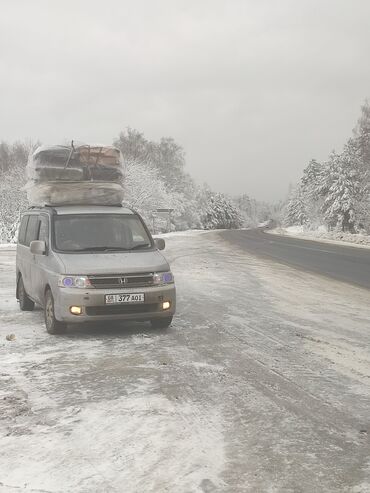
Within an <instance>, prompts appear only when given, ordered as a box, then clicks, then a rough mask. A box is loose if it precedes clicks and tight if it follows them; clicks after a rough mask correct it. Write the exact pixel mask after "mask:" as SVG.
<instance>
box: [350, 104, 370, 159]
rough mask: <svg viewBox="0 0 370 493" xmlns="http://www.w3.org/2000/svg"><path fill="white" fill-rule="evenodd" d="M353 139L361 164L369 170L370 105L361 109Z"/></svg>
mask: <svg viewBox="0 0 370 493" xmlns="http://www.w3.org/2000/svg"><path fill="white" fill-rule="evenodd" d="M354 138H355V141H356V144H357V146H358V150H359V154H360V157H361V159H362V161H363V164H364V165H365V166H366V167H367V168H368V169H370V104H369V102H368V101H366V102H365V104H364V105H363V106H362V107H361V116H360V118H359V120H358V122H357V126H356V128H355V129H354Z"/></svg>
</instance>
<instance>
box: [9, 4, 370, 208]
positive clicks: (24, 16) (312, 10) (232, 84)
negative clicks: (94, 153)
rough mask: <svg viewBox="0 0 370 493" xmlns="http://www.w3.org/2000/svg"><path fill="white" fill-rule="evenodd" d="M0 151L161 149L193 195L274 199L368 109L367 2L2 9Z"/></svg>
mask: <svg viewBox="0 0 370 493" xmlns="http://www.w3.org/2000/svg"><path fill="white" fill-rule="evenodd" d="M0 6H1V14H0V98H1V99H0V101H1V106H0V108H1V109H0V111H1V113H0V140H7V141H14V140H16V139H23V138H31V139H40V140H41V141H42V142H44V143H58V142H61V141H62V140H64V139H66V138H67V139H71V138H74V139H76V140H83V141H87V142H105V143H111V141H112V140H113V138H115V137H116V136H117V135H118V133H119V132H120V130H122V129H124V128H125V127H127V126H131V127H133V128H136V129H138V130H140V131H142V132H144V134H145V136H146V137H147V138H149V139H154V140H157V139H159V138H160V137H162V136H172V137H174V139H175V140H176V141H177V142H178V143H179V144H181V145H182V146H183V147H184V149H185V151H186V158H187V170H188V171H189V172H190V173H191V174H192V176H193V177H194V178H195V179H196V180H197V181H198V182H199V183H202V182H203V181H207V182H208V183H209V184H210V185H211V187H212V188H214V189H216V190H219V191H223V192H227V193H232V194H239V193H248V194H250V195H251V196H254V197H256V198H258V199H265V200H276V199H279V198H282V197H284V196H285V194H286V191H287V188H288V185H289V183H290V182H294V181H295V180H297V178H299V177H300V174H301V171H302V169H303V167H304V166H305V165H306V164H307V162H308V161H309V159H311V158H312V157H316V158H318V159H320V160H324V159H325V158H326V157H327V155H328V153H329V152H330V151H331V150H332V149H333V148H336V149H338V150H340V149H341V147H342V145H343V144H344V142H345V140H346V139H347V138H348V137H349V136H350V134H351V131H352V128H353V127H354V125H355V123H356V120H357V118H358V116H359V112H360V106H361V104H362V103H363V101H364V100H365V99H366V98H367V97H369V98H370V63H369V54H370V1H369V0H320V1H318V0H299V1H297V0H266V1H263V0H225V1H218V0H186V1H179V0H132V1H126V0H105V1H102V0H99V1H97V0H89V1H83V0H81V1H79V0H74V1H72V0H70V1H67V0H64V1H53V2H51V1H50V0H48V1H46V0H45V1H38V0H32V1H30V0H2V1H1V5H0Z"/></svg>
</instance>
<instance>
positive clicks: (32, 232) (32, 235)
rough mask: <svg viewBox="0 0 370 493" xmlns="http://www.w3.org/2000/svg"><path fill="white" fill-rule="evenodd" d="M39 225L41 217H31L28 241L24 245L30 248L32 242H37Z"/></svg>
mask: <svg viewBox="0 0 370 493" xmlns="http://www.w3.org/2000/svg"><path fill="white" fill-rule="evenodd" d="M38 225H39V216H36V215H34V216H29V220H28V225H27V231H26V240H25V242H24V244H25V245H26V246H30V243H31V241H33V240H36V238H37V233H38V231H37V229H38Z"/></svg>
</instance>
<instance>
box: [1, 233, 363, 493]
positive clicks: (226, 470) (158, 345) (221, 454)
mask: <svg viewBox="0 0 370 493" xmlns="http://www.w3.org/2000/svg"><path fill="white" fill-rule="evenodd" d="M166 242H167V246H168V248H167V250H166V252H167V257H168V258H169V260H170V261H171V263H172V268H173V271H174V273H175V276H176V282H177V288H178V301H179V306H178V314H177V317H176V319H175V321H174V324H173V326H172V327H171V328H170V329H167V330H162V331H158V330H157V331H156V330H152V329H150V328H149V326H148V325H146V324H133V323H131V324H116V325H114V326H112V325H109V324H101V325H100V326H94V327H84V328H79V329H71V330H70V331H69V332H68V333H67V334H66V335H64V336H59V337H55V336H54V337H53V336H49V335H47V333H46V332H45V329H44V327H43V324H42V312H41V311H40V310H37V311H35V312H33V313H20V312H19V311H18V307H17V304H16V303H15V300H14V252H13V251H7V250H4V251H2V252H0V361H1V367H0V492H1V493H3V492H13V491H14V492H17V491H25V492H53V493H56V492H58V493H59V492H76V493H85V492H120V493H121V492H125V493H131V492H135V493H136V492H140V493H144V492H166V491H167V492H174V493H192V492H206V493H210V492H230V493H236V492H265V491H266V492H271V493H272V492H280V491H281V492H313V491H320V492H325V491H333V492H334V491H335V492H337V491H340V492H342V491H343V492H352V493H359V492H367V491H369V490H370V440H369V435H370V415H369V409H370V349H369V348H370V331H369V327H370V305H369V292H368V291H366V290H363V289H360V288H356V287H352V286H350V285H346V284H340V283H337V282H335V281H331V280H325V279H324V278H322V277H316V276H313V275H309V274H306V273H304V272H301V271H296V270H293V269H290V268H288V267H285V266H282V265H279V264H275V263H272V262H269V261H266V260H261V259H257V258H254V257H252V256H250V255H248V254H246V253H245V252H244V251H241V250H239V249H238V248H236V247H235V248H233V247H232V246H230V244H229V243H226V242H224V241H223V240H222V239H220V237H219V236H218V234H217V233H204V234H200V233H196V234H189V233H187V234H182V235H168V237H167V238H166ZM11 334H14V336H15V338H12V337H9V339H11V340H7V339H6V336H7V335H8V336H9V335H11Z"/></svg>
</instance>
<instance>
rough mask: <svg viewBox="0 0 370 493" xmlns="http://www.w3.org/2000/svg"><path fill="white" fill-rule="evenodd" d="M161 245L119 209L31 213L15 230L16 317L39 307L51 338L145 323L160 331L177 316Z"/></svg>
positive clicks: (138, 220)
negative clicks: (69, 331) (71, 330)
mask: <svg viewBox="0 0 370 493" xmlns="http://www.w3.org/2000/svg"><path fill="white" fill-rule="evenodd" d="M164 247H165V242H164V240H163V239H162V238H158V239H153V238H152V236H151V234H150V232H149V230H148V228H147V227H146V225H145V223H144V221H143V219H142V218H141V217H140V215H139V214H137V213H136V212H134V211H132V210H131V209H128V208H124V207H120V206H117V207H116V206H112V207H110V206H58V207H42V208H31V209H29V210H28V211H27V212H26V213H25V214H24V215H23V217H22V220H21V224H20V227H19V234H18V244H17V261H16V276H17V277H16V282H17V289H16V296H17V299H18V300H19V306H20V309H21V310H29V311H30V310H33V308H34V305H35V303H37V304H39V305H41V306H42V307H43V308H44V313H45V325H46V329H47V331H48V332H49V333H50V334H56V333H60V332H63V331H64V330H65V329H66V326H67V324H73V323H77V322H89V321H99V320H117V319H125V320H138V321H140V320H142V321H144V320H149V321H150V322H151V324H152V326H153V327H156V328H162V327H163V328H165V327H168V326H169V325H170V324H171V322H172V317H173V315H174V313H175V310H176V290H175V284H174V277H173V275H172V272H171V270H170V267H169V265H168V262H167V261H166V259H165V258H164V256H163V255H162V254H161V252H160V251H159V250H163V249H164Z"/></svg>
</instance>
